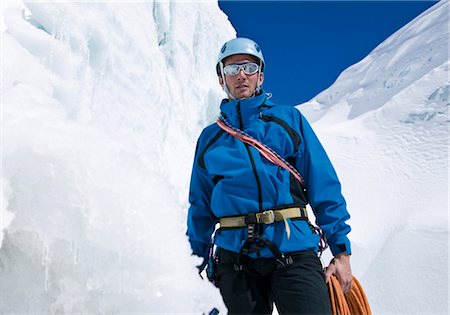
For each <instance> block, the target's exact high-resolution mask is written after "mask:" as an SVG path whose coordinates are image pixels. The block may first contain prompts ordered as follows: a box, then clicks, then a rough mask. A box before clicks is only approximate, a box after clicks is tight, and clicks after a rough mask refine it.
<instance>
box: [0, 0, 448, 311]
mask: <svg viewBox="0 0 450 315" xmlns="http://www.w3.org/2000/svg"><path fill="white" fill-rule="evenodd" d="M1 9H2V10H1V13H2V16H1V41H2V42H1V43H2V47H1V53H2V58H1V67H2V69H1V106H2V107H1V125H2V128H1V132H2V137H1V140H2V143H1V146H2V171H1V205H0V292H2V293H1V294H0V313H2V314H3V313H5V314H6V313H26V312H30V313H46V314H47V313H69V314H73V313H96V314H111V313H146V314H157V313H159V314H161V313H189V314H202V313H207V312H208V311H209V310H211V309H212V308H213V307H218V308H219V309H220V310H221V313H226V310H225V308H224V306H223V303H222V300H221V297H220V295H219V292H218V290H217V289H215V288H214V287H213V286H212V285H211V284H210V283H209V282H207V281H206V280H201V279H200V277H198V275H197V271H196V269H195V265H197V264H199V262H200V261H199V259H197V258H195V257H192V256H190V254H191V250H190V247H189V244H188V242H187V239H186V236H185V230H186V228H185V221H186V212H187V207H188V204H187V196H188V185H189V177H190V171H191V167H192V159H193V154H194V148H195V142H196V139H197V137H198V135H199V133H200V131H201V129H202V128H203V127H204V126H206V125H207V124H208V123H210V122H212V121H213V119H214V117H215V116H216V115H217V111H218V104H219V101H220V99H221V98H222V97H223V92H222V91H221V90H220V87H219V85H218V84H217V78H216V75H215V71H214V66H215V61H216V59H215V58H216V55H217V52H218V50H219V49H220V47H221V45H222V44H223V42H225V41H226V40H228V39H230V38H233V37H234V36H235V35H236V33H235V31H234V30H233V28H232V26H231V24H230V23H229V21H228V20H227V17H226V16H225V15H224V14H223V13H222V12H221V11H220V9H219V7H218V4H217V1H202V2H196V1H172V2H169V1H143V2H130V3H126V2H111V3H107V2H69V1H68V2H33V1H25V2H22V1H16V2H2V3H1ZM448 10H449V3H448V2H447V1H445V2H439V3H438V4H436V5H435V6H433V7H432V8H430V9H429V10H428V11H427V12H425V13H423V14H422V15H421V16H419V17H417V18H416V19H415V20H414V21H412V22H411V23H409V24H408V25H406V26H405V27H404V28H402V29H401V30H399V31H398V32H397V33H396V34H394V35H392V36H391V37H390V38H388V39H387V40H386V41H385V42H384V43H382V44H381V45H380V46H379V47H377V48H376V49H375V50H374V51H373V52H372V53H371V54H369V55H368V56H367V57H366V58H365V59H363V60H362V61H361V62H359V63H357V64H355V65H354V66H352V67H350V68H349V69H347V70H346V71H344V72H343V73H342V74H341V76H340V77H339V78H338V80H337V81H336V83H335V84H334V85H333V86H331V87H330V88H329V89H327V90H326V91H324V92H322V93H321V94H319V95H318V96H317V97H315V98H314V99H313V100H311V101H310V102H308V103H306V104H302V105H301V106H299V108H300V109H301V111H302V112H303V113H305V114H306V115H307V117H308V118H309V119H310V121H312V122H313V126H314V128H315V129H316V131H317V133H318V134H319V136H320V138H321V140H322V142H323V144H324V145H325V147H326V149H327V151H328V152H329V155H330V158H331V159H332V160H333V163H334V164H335V166H336V169H337V171H338V174H339V176H340V178H341V180H342V184H343V189H344V194H345V196H346V199H347V201H348V205H349V211H350V212H351V214H352V219H351V222H350V223H351V225H352V228H353V231H352V232H351V234H350V238H351V240H352V244H353V250H354V254H353V256H352V267H353V270H354V274H355V275H356V276H357V277H358V279H359V280H360V281H361V282H362V285H363V286H364V289H365V290H366V293H367V295H368V297H369V301H370V302H371V306H372V309H373V311H374V314H394V313H395V314H424V313H426V314H430V313H433V314H438V313H439V314H446V313H447V312H448V212H447V211H448V126H449V124H448V106H449V91H450V87H449V80H448V68H449V61H448V44H449V43H448V35H449V34H448V24H447V23H448ZM329 255H330V254H329V252H328V253H326V255H325V259H324V260H325V262H327V259H329V258H330V257H329Z"/></svg>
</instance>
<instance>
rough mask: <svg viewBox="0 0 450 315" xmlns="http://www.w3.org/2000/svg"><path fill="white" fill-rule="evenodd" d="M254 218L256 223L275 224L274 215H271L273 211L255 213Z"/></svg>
mask: <svg viewBox="0 0 450 315" xmlns="http://www.w3.org/2000/svg"><path fill="white" fill-rule="evenodd" d="M256 218H257V220H258V223H264V224H272V223H274V222H275V214H274V213H273V210H267V211H264V212H263V213H257V214H256Z"/></svg>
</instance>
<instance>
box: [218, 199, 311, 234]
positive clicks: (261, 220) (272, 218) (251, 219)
mask: <svg viewBox="0 0 450 315" xmlns="http://www.w3.org/2000/svg"><path fill="white" fill-rule="evenodd" d="M294 218H295V219H297V218H300V219H305V220H308V212H307V211H306V208H299V207H292V208H285V209H279V210H266V211H263V212H257V213H250V214H248V215H246V216H245V215H242V216H235V217H223V218H220V221H219V222H220V228H239V227H246V226H248V225H249V224H272V223H274V222H276V221H284V226H285V227H286V236H287V238H288V239H289V238H290V236H291V228H290V227H289V224H288V222H287V219H294Z"/></svg>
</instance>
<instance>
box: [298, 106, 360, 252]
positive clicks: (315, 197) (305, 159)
mask: <svg viewBox="0 0 450 315" xmlns="http://www.w3.org/2000/svg"><path fill="white" fill-rule="evenodd" d="M300 129H301V133H302V136H303V145H301V146H300V147H301V148H300V150H299V153H298V157H297V158H296V167H297V169H298V170H299V171H300V174H302V176H303V179H304V181H305V184H306V189H307V198H308V201H309V204H310V205H311V208H312V209H313V211H314V214H315V216H316V224H317V225H319V226H320V227H321V229H322V230H323V231H324V232H325V235H326V237H327V241H328V244H329V246H330V249H331V252H332V253H333V255H334V256H336V255H338V254H341V253H348V254H351V248H350V241H349V239H348V237H347V234H348V233H349V232H350V230H351V228H350V226H349V225H348V224H347V223H346V222H345V221H347V220H348V219H349V218H350V215H349V213H348V212H347V208H346V202H345V199H344V197H343V195H342V193H341V184H340V182H339V179H338V177H337V175H336V172H335V170H334V167H333V165H332V164H331V161H330V159H329V158H328V156H327V154H326V152H325V149H324V148H323V146H322V144H321V143H320V141H319V139H318V138H317V136H316V134H315V133H314V131H313V129H312V128H311V125H310V124H309V123H308V121H307V120H306V119H305V118H304V117H303V115H302V114H300ZM302 151H303V152H302Z"/></svg>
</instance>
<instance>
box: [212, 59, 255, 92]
mask: <svg viewBox="0 0 450 315" xmlns="http://www.w3.org/2000/svg"><path fill="white" fill-rule="evenodd" d="M246 62H255V63H257V64H259V62H258V61H257V60H256V58H254V57H252V56H249V55H243V54H242V55H232V56H230V57H228V58H226V59H225V61H224V64H223V65H224V67H225V66H227V65H230V64H242V63H246ZM225 80H226V82H227V86H228V89H229V90H230V92H231V94H233V96H234V97H235V98H248V97H252V96H253V93H254V92H255V89H256V85H257V81H258V73H254V74H250V75H248V74H245V73H244V71H242V70H241V71H239V73H238V74H236V75H234V76H227V75H226V76H225ZM263 81H264V73H261V75H260V77H259V85H260V86H261V85H262V83H263ZM219 83H220V85H221V86H222V87H223V79H222V78H221V77H219Z"/></svg>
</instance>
